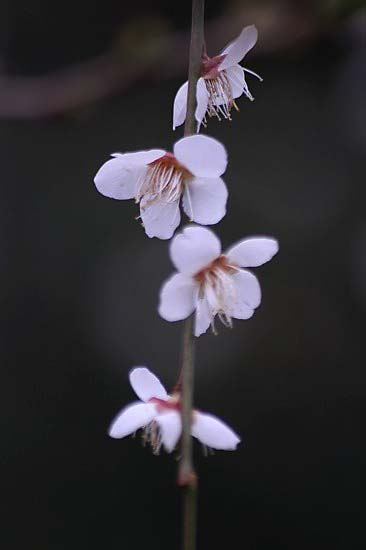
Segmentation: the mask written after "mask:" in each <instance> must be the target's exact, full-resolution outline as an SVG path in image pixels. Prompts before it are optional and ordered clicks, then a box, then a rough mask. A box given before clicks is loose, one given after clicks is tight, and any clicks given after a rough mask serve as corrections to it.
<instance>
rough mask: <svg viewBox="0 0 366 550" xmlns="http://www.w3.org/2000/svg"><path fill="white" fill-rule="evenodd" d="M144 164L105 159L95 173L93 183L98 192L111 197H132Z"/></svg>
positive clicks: (143, 169)
mask: <svg viewBox="0 0 366 550" xmlns="http://www.w3.org/2000/svg"><path fill="white" fill-rule="evenodd" d="M145 171H146V167H145V166H143V165H142V166H136V165H132V164H126V163H125V162H124V161H123V160H121V159H120V158H113V159H110V160H107V162H105V163H104V164H103V166H101V167H100V168H99V170H98V172H97V173H96V176H95V178H94V183H95V186H96V188H97V189H98V191H99V193H102V195H104V196H105V197H109V198H111V199H118V200H124V199H132V198H133V197H134V196H135V195H136V188H137V184H138V181H139V179H140V177H142V176H143V174H144V172H145Z"/></svg>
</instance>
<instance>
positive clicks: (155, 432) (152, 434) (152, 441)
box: [142, 420, 162, 455]
mask: <svg viewBox="0 0 366 550" xmlns="http://www.w3.org/2000/svg"><path fill="white" fill-rule="evenodd" d="M147 443H148V444H149V445H150V446H151V448H152V452H153V454H154V455H158V454H159V453H160V449H161V445H162V438H161V433H160V429H159V425H158V423H157V422H155V421H154V420H153V421H152V422H150V423H149V424H148V425H147V426H145V428H144V432H143V434H142V444H143V445H144V446H145V445H146V444H147Z"/></svg>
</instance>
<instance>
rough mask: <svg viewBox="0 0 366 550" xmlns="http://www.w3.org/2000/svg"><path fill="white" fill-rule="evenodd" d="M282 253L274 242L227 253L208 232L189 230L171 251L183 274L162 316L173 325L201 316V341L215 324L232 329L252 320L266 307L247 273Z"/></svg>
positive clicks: (167, 291) (165, 299)
mask: <svg viewBox="0 0 366 550" xmlns="http://www.w3.org/2000/svg"><path fill="white" fill-rule="evenodd" d="M277 252H278V243H277V241H276V240H275V239H271V238H268V237H252V238H248V239H244V240H242V241H240V242H238V243H237V244H236V245H234V246H232V247H231V248H229V249H228V250H227V251H226V252H225V253H224V254H222V252H221V244H220V241H219V239H218V238H217V237H216V235H215V234H214V233H213V232H212V231H210V230H209V229H205V228H203V227H187V228H185V229H184V230H183V231H182V233H180V234H179V235H176V236H175V237H174V239H173V240H172V243H171V246H170V257H171V260H172V262H173V264H174V266H175V267H176V269H177V270H178V273H174V274H173V275H172V276H171V277H170V278H169V279H168V280H167V281H166V282H165V283H164V284H163V287H162V289H161V292H160V304H159V313H160V315H161V317H163V319H166V320H167V321H180V320H182V319H185V318H187V317H188V316H189V315H191V314H192V313H193V312H196V314H195V326H194V334H195V336H200V335H201V334H203V333H204V332H206V331H207V329H208V327H209V326H210V325H211V326H212V329H213V331H214V332H215V325H214V319H215V316H216V315H218V317H219V319H220V320H221V321H222V322H223V323H224V324H225V325H226V326H229V327H231V326H232V318H234V319H249V318H250V317H252V315H253V313H254V310H255V309H256V308H257V307H258V306H259V304H260V302H261V289H260V286H259V282H258V280H257V278H256V277H255V275H253V274H252V273H250V272H249V271H247V270H246V269H242V268H243V267H258V266H260V265H262V264H264V263H266V262H268V261H269V260H270V259H271V258H272V257H273V256H274V255H275V254H276V253H277Z"/></svg>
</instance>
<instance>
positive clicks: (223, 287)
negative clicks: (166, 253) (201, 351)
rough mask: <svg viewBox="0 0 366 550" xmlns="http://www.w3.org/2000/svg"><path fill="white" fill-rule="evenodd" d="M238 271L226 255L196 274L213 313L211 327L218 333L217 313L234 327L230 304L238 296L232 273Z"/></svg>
mask: <svg viewBox="0 0 366 550" xmlns="http://www.w3.org/2000/svg"><path fill="white" fill-rule="evenodd" d="M237 272H238V268H237V267H235V266H232V265H231V264H229V262H228V261H227V258H226V257H225V256H223V255H222V256H219V257H218V258H217V259H216V260H214V261H213V262H212V263H211V264H210V265H209V266H207V267H206V268H204V269H203V270H201V271H200V272H199V273H197V274H196V275H195V277H194V278H195V280H196V282H197V283H199V296H200V298H201V299H205V300H207V304H208V307H209V309H210V311H211V314H212V321H211V329H212V332H213V333H214V334H217V331H216V327H215V316H216V315H217V316H218V318H219V319H220V321H221V322H222V324H223V325H225V326H226V327H229V328H232V326H233V323H232V319H231V316H230V304H232V303H233V301H235V298H236V292H237V291H236V286H235V284H234V282H233V279H232V275H233V274H234V273H237Z"/></svg>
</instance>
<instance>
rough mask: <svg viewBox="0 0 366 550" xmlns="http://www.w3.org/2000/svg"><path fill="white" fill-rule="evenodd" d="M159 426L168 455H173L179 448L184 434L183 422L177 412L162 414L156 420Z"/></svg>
mask: <svg viewBox="0 0 366 550" xmlns="http://www.w3.org/2000/svg"><path fill="white" fill-rule="evenodd" d="M155 420H156V422H157V423H158V424H159V427H160V432H161V440H162V442H163V445H164V448H165V450H166V451H167V453H171V452H172V451H173V450H174V449H175V447H176V446H177V443H178V440H179V438H180V434H181V433H182V421H181V418H180V414H179V413H178V412H177V411H172V412H168V413H164V414H160V415H159V416H157V417H156V418H155Z"/></svg>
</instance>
